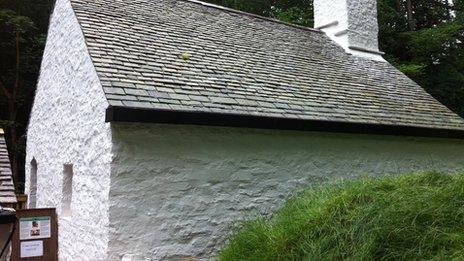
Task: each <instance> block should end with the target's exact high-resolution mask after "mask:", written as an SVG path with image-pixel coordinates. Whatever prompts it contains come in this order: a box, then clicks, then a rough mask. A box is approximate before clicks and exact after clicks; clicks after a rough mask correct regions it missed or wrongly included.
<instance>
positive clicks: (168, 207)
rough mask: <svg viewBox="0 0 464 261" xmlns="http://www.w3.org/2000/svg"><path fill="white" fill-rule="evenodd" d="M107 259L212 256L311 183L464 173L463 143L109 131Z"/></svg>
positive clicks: (216, 131) (169, 128) (200, 130)
mask: <svg viewBox="0 0 464 261" xmlns="http://www.w3.org/2000/svg"><path fill="white" fill-rule="evenodd" d="M113 130H114V133H113V135H114V141H115V145H114V146H115V147H114V152H115V155H117V156H116V157H115V161H114V163H113V164H114V165H113V170H112V174H111V175H112V177H111V191H110V245H109V249H110V258H111V259H112V260H119V259H120V258H123V257H124V258H127V260H160V259H169V260H171V259H174V260H178V259H177V258H181V257H190V256H193V257H197V258H199V259H209V258H211V257H212V256H214V254H215V253H216V251H217V249H218V247H220V246H221V245H222V244H223V242H224V240H225V239H226V237H227V236H228V235H229V233H230V229H231V227H232V226H233V225H234V224H237V222H239V221H241V220H244V219H248V218H253V217H256V216H257V215H260V214H269V213H271V212H272V211H274V210H275V209H276V208H279V207H280V206H281V205H282V203H283V202H284V200H285V199H286V198H287V197H288V196H289V195H291V194H292V193H295V192H297V191H298V190H299V189H301V188H304V187H306V186H308V185H310V184H314V183H318V182H321V181H326V180H333V179H337V178H350V177H355V176H362V175H374V176H376V175H385V174H397V173H406V172H412V171H426V170H439V171H444V172H449V173H453V172H456V171H463V170H464V161H463V156H462V155H464V141H458V140H446V139H425V138H406V137H390V136H369V135H342V134H328V133H311V132H297V131H275V130H251V129H238V128H219V127H200V126H196V127H194V126H183V125H177V126H173V125H155V124H145V125H144V124H132V125H131V124H113Z"/></svg>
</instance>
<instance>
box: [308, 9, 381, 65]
mask: <svg viewBox="0 0 464 261" xmlns="http://www.w3.org/2000/svg"><path fill="white" fill-rule="evenodd" d="M314 27H315V28H317V29H320V30H322V31H324V32H325V33H326V34H327V35H328V36H329V37H330V38H331V39H332V40H333V41H335V42H336V43H337V44H339V45H340V46H342V47H343V49H345V51H346V52H347V53H351V54H353V55H356V56H360V57H364V58H368V59H372V60H376V61H385V60H384V59H383V58H382V54H383V53H382V52H380V51H379V42H378V32H379V26H378V23H377V0H314Z"/></svg>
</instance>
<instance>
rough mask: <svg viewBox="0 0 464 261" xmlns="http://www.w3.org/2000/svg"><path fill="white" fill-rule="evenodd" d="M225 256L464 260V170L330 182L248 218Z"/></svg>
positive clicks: (243, 257)
mask: <svg viewBox="0 0 464 261" xmlns="http://www.w3.org/2000/svg"><path fill="white" fill-rule="evenodd" d="M219 259H220V260H234V261H235V260H422V259H428V260H452V259H458V260H464V175H462V174H460V175H452V176H450V175H443V174H437V173H426V174H411V175H404V176H399V177H398V176H396V177H382V178H363V179H359V180H354V181H345V182H338V183H335V184H324V185H320V186H315V187H312V188H309V189H307V190H306V191H304V192H302V193H300V194H299V195H298V196H295V197H294V198H292V199H290V200H289V201H288V202H287V203H286V205H285V206H284V207H283V208H282V209H281V210H279V211H277V212H276V213H275V214H274V215H273V216H272V217H271V218H270V219H264V218H263V219H258V220H254V221H250V222H247V223H245V224H244V226H243V227H242V229H241V230H239V231H237V232H236V233H235V234H234V235H233V236H232V237H231V239H230V242H229V244H228V245H227V246H226V247H225V248H224V249H223V250H222V251H221V252H220V256H219Z"/></svg>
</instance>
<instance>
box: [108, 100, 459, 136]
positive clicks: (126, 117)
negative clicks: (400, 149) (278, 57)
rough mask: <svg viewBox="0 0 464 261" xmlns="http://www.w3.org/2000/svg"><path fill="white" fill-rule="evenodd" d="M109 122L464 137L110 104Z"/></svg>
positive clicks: (388, 127)
mask: <svg viewBox="0 0 464 261" xmlns="http://www.w3.org/2000/svg"><path fill="white" fill-rule="evenodd" d="M106 122H141V123H165V124H186V125H204V126H222V127H242V128H258V129H276V130H299V131H320V132H339V133H359V134H377V135H394V136H418V137H437V138H454V139H464V130H453V129H436V128H424V127H412V126H395V125H382V124H368V123H352V122H336V121H324V120H303V119H286V118H278V117H265V116H253V115H242V114H228V113H213V112H195V111H176V110H162V109H158V110H153V109H138V108H127V107H115V106H109V107H108V109H107V110H106Z"/></svg>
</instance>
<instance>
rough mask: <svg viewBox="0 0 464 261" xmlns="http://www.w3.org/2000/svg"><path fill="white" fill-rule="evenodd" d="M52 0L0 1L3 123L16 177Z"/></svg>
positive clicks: (21, 163)
mask: <svg viewBox="0 0 464 261" xmlns="http://www.w3.org/2000/svg"><path fill="white" fill-rule="evenodd" d="M51 6H52V1H51V0H20V1H17V0H5V1H1V2H0V57H1V59H0V126H2V127H3V128H5V129H6V134H7V142H8V145H9V146H8V147H9V149H10V159H11V163H12V170H13V175H14V179H15V184H16V185H19V184H21V182H22V181H23V173H24V169H23V167H24V153H25V136H24V133H25V130H26V127H27V126H26V125H27V121H28V119H29V113H30V108H31V105H32V99H33V96H34V91H35V85H36V82H37V77H38V74H39V68H40V61H41V57H42V52H43V48H44V45H45V33H46V30H47V26H48V17H49V12H50V9H51Z"/></svg>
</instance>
